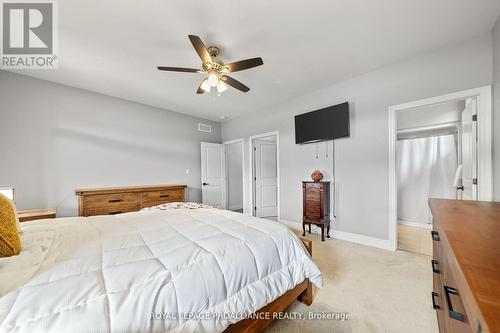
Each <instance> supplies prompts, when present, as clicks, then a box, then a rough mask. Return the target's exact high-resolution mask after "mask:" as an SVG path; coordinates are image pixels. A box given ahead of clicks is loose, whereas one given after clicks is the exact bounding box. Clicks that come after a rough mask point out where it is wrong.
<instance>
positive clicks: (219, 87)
mask: <svg viewBox="0 0 500 333" xmlns="http://www.w3.org/2000/svg"><path fill="white" fill-rule="evenodd" d="M226 90H227V85H226V84H225V83H224V82H222V81H221V80H219V83H218V84H217V92H219V94H220V93H222V92H224V91H226Z"/></svg>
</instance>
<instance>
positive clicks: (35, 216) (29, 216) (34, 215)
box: [17, 208, 56, 222]
mask: <svg viewBox="0 0 500 333" xmlns="http://www.w3.org/2000/svg"><path fill="white" fill-rule="evenodd" d="M17 216H18V217H19V222H27V221H33V220H42V219H53V218H55V217H56V210H55V209H53V208H39V209H21V210H18V211H17Z"/></svg>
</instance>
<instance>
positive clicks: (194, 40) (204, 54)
mask: <svg viewBox="0 0 500 333" xmlns="http://www.w3.org/2000/svg"><path fill="white" fill-rule="evenodd" d="M188 37H189V40H190V41H191V44H193V47H194V49H195V50H196V53H198V55H199V56H200V58H201V61H202V62H203V63H204V64H206V63H211V62H212V57H211V56H210V53H208V50H207V48H206V46H205V44H203V42H202V41H201V38H200V37H198V36H195V35H188Z"/></svg>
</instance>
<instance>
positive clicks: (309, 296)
mask: <svg viewBox="0 0 500 333" xmlns="http://www.w3.org/2000/svg"><path fill="white" fill-rule="evenodd" d="M297 300H298V301H299V302H302V303H304V304H305V305H307V306H309V305H311V304H312V301H313V286H312V283H311V282H309V280H307V289H306V290H304V291H303V292H302V294H300V295H299V297H297Z"/></svg>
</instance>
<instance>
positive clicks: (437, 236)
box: [431, 230, 441, 241]
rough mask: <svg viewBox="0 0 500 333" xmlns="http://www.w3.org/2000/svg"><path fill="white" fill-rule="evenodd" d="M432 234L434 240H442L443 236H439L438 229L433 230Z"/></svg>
mask: <svg viewBox="0 0 500 333" xmlns="http://www.w3.org/2000/svg"><path fill="white" fill-rule="evenodd" d="M431 236H432V240H433V241H440V240H441V238H439V233H438V232H437V231H436V230H432V231H431Z"/></svg>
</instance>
